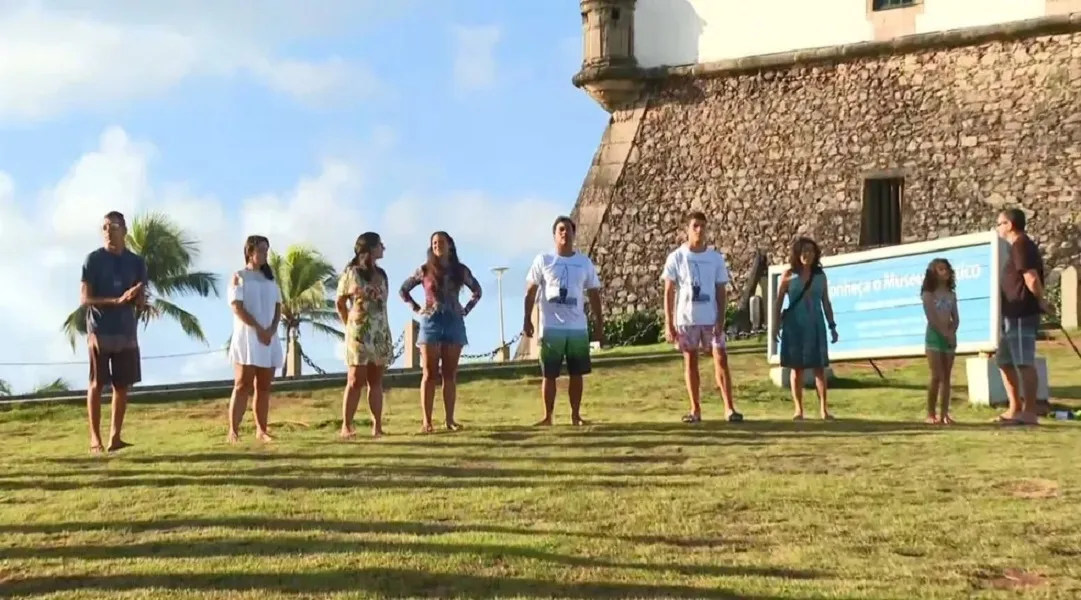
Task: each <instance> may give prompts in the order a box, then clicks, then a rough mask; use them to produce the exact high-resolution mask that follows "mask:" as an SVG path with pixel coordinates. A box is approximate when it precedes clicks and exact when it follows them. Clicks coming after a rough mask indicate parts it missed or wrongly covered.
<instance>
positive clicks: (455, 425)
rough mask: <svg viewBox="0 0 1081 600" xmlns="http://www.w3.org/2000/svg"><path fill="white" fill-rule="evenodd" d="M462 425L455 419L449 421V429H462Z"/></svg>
mask: <svg viewBox="0 0 1081 600" xmlns="http://www.w3.org/2000/svg"><path fill="white" fill-rule="evenodd" d="M461 430H462V426H461V424H459V423H456V422H454V421H447V431H461Z"/></svg>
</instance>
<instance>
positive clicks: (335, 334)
mask: <svg viewBox="0 0 1081 600" xmlns="http://www.w3.org/2000/svg"><path fill="white" fill-rule="evenodd" d="M303 322H304V323H305V324H307V325H308V327H311V328H312V331H316V332H318V333H321V334H323V335H325V336H328V337H332V338H334V339H338V340H344V339H345V332H344V331H339V330H338V329H335V328H333V327H331V326H330V325H326V324H324V323H320V322H318V321H312V320H311V319H304V320H303Z"/></svg>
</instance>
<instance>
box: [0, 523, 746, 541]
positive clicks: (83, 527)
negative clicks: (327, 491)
mask: <svg viewBox="0 0 1081 600" xmlns="http://www.w3.org/2000/svg"><path fill="white" fill-rule="evenodd" d="M181 529H237V530H241V531H245V532H250V531H274V532H305V533H311V532H327V533H338V534H358V533H367V534H385V535H414V536H435V535H448V534H455V533H482V534H494V535H518V536H534V535H535V536H555V537H577V538H589V539H605V540H620V541H623V542H631V543H635V544H643V545H651V544H665V545H670V546H679V547H685V548H725V547H733V546H747V545H750V544H752V543H757V542H751V541H748V540H744V539H740V538H719V537H690V536H676V535H658V534H633V535H620V534H612V533H610V532H603V533H597V532H589V531H559V530H546V529H530V528H527V527H509V526H506V525H489V524H485V523H460V522H450V521H442V522H440V521H428V522H424V521H332V520H322V519H281V518H273V517H218V518H182V519H152V520H145V521H73V522H64V523H9V524H0V533H7V534H23V535H58V534H72V533H79V532H95V531H124V532H128V533H132V534H140V533H156V532H169V531H176V530H181ZM759 545H761V544H760V543H759Z"/></svg>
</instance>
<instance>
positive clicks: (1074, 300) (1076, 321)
mask: <svg viewBox="0 0 1081 600" xmlns="http://www.w3.org/2000/svg"><path fill="white" fill-rule="evenodd" d="M1077 275H1078V273H1077V267H1067V268H1066V269H1065V270H1064V271H1062V275H1061V276H1060V278H1059V289H1060V290H1061V291H1060V295H1059V302H1060V303H1061V304H1062V306H1060V307H1059V313H1058V314H1059V317H1060V318H1059V322H1060V323H1061V324H1062V328H1063V329H1077V328H1078V326H1081V286H1079V284H1078V277H1077Z"/></svg>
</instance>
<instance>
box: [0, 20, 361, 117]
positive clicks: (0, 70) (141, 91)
mask: <svg viewBox="0 0 1081 600" xmlns="http://www.w3.org/2000/svg"><path fill="white" fill-rule="evenodd" d="M142 4H153V5H155V6H158V5H175V6H176V7H179V6H180V5H182V4H183V5H193V4H194V5H200V6H201V7H202V8H203V9H204V10H201V11H200V10H195V9H198V8H199V7H198V6H195V7H191V6H189V7H188V9H187V10H182V11H179V12H177V11H176V10H167V9H166V10H161V11H156V10H152V9H143V10H138V9H136V7H135V3H132V2H130V0H127V1H126V0H102V1H101V2H96V3H89V2H88V1H83V2H79V1H76V0H68V1H66V2H65V1H61V2H56V3H53V4H52V5H47V4H46V3H45V2H41V1H37V2H30V1H27V2H14V1H12V2H4V3H2V4H0V121H27V120H31V121H33V120H42V119H46V118H49V117H52V116H54V115H58V114H62V113H65V112H70V111H74V110H83V109H89V110H100V109H103V108H106V107H113V106H115V105H116V104H118V103H122V102H127V101H133V100H139V99H145V98H151V97H155V96H158V95H160V94H162V93H164V92H166V91H168V90H170V89H172V88H174V87H176V86H177V85H179V84H180V83H182V82H183V81H184V80H186V79H189V78H193V77H206V76H211V77H230V76H234V75H240V74H247V75H248V76H251V77H254V78H256V79H257V80H259V81H261V82H263V83H264V84H265V85H267V86H268V87H269V88H271V89H273V90H275V91H278V92H281V93H285V94H288V95H291V96H293V97H295V98H296V99H298V100H299V101H302V102H304V103H309V104H324V103H325V102H326V101H327V100H328V99H330V98H335V97H348V98H349V99H350V100H351V101H353V100H355V99H356V98H357V97H363V96H364V95H366V94H371V93H375V92H377V91H378V90H379V89H380V86H379V84H378V81H377V80H376V78H375V76H374V75H373V74H372V73H371V72H370V71H368V70H366V69H365V68H364V67H363V66H361V65H354V64H350V63H348V62H347V61H345V60H343V59H341V58H340V57H333V56H332V57H328V58H326V59H324V60H315V61H311V60H300V59H297V58H291V57H288V56H285V57H283V56H280V55H279V54H278V53H277V52H276V47H277V46H278V45H279V44H280V42H282V40H288V39H290V38H291V37H292V36H294V35H296V33H297V32H299V31H308V30H313V29H318V27H320V26H322V27H330V26H332V25H331V23H330V22H324V21H323V20H322V19H321V18H319V19H313V18H311V17H309V18H305V17H304V15H305V14H306V13H304V11H299V10H295V8H297V6H294V7H293V9H294V10H284V8H283V7H286V4H285V3H284V2H278V3H275V4H276V5H277V6H276V7H274V6H272V7H271V8H272V9H274V8H277V12H274V10H271V11H270V12H266V11H264V10H263V8H262V7H261V8H260V10H259V11H244V12H245V14H248V13H249V12H250V13H251V14H252V15H261V20H262V21H264V22H265V24H266V26H267V29H268V30H269V31H275V29H274V27H271V25H272V24H276V25H277V31H276V32H275V35H268V34H267V33H266V32H260V31H258V30H254V29H252V28H251V27H250V26H243V25H240V24H239V23H236V21H237V20H238V19H237V17H239V15H237V14H234V12H235V11H229V9H228V6H224V5H232V6H236V4H235V3H229V2H221V3H209V2H187V3H170V2H164V3H142ZM331 4H336V3H331ZM118 8H123V9H130V14H128V13H125V12H124V11H123V10H117V9H118ZM331 8H335V7H334V6H331ZM337 10H338V11H344V10H346V9H345V7H344V6H337ZM223 11H224V12H223ZM315 12H316V13H318V12H319V11H318V10H315ZM329 14H332V15H333V14H335V13H334V11H333V10H332V11H329ZM257 20H259V19H257ZM291 20H292V21H291ZM230 23H232V24H233V26H230ZM290 23H292V25H291V27H293V28H294V30H293V31H292V32H291V31H290V29H289V27H287V26H289V25H290Z"/></svg>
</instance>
